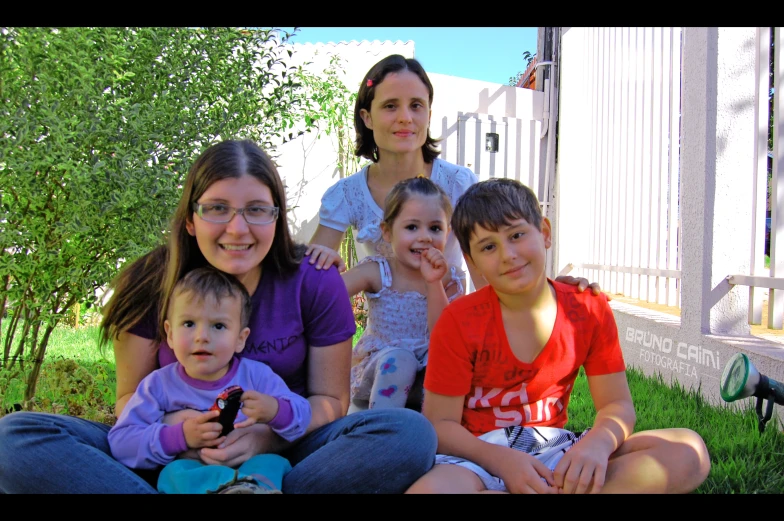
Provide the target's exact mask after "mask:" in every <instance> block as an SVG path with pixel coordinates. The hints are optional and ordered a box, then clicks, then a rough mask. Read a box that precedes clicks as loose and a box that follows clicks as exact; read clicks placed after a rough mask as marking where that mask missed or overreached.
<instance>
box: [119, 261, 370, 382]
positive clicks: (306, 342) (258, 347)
mask: <svg viewBox="0 0 784 521" xmlns="http://www.w3.org/2000/svg"><path fill="white" fill-rule="evenodd" d="M251 302H252V304H253V311H252V312H251V318H250V324H249V327H250V335H249V336H248V339H247V341H246V342H245V349H243V350H242V352H240V353H239V356H241V357H247V358H250V359H252V360H258V361H260V362H264V363H265V364H267V365H268V366H270V367H271V368H272V370H273V371H275V373H276V374H277V375H278V376H280V377H281V378H283V381H285V382H286V385H288V386H289V389H291V390H292V391H294V392H295V393H297V394H299V395H302V396H307V393H306V383H307V378H306V377H307V375H306V368H307V365H306V363H305V362H306V357H307V353H308V347H309V346H313V347H324V346H331V345H333V344H337V343H340V342H343V341H345V340H348V339H349V338H351V337H353V336H354V333H355V332H356V323H355V321H354V313H353V311H352V309H351V301H350V300H349V297H348V291H346V285H345V284H344V283H343V279H342V278H341V276H340V273H338V270H337V268H336V267H335V266H332V267H330V268H329V269H326V270H317V269H316V268H315V267H313V266H312V265H311V264H310V263H309V262H308V261H307V258H306V259H305V260H303V261H302V262H301V263H300V265H299V268H298V269H297V270H295V271H294V272H293V273H291V274H288V275H280V274H278V273H275V272H272V271H270V270H269V269H266V270H264V271H263V272H262V275H261V280H260V281H259V286H258V287H257V288H256V292H255V293H254V294H253V296H252V297H251ZM156 314H157V313H155V312H153V313H150V314H149V315H148V316H147V318H146V319H145V320H143V321H142V322H140V323H139V324H137V325H136V326H134V327H132V328H131V329H129V330H128V332H129V333H132V334H134V335H137V336H140V337H142V338H150V339H151V338H155V330H156V328H157V317H156ZM176 361H177V359H176V358H175V357H174V352H173V351H172V350H171V348H170V347H169V344H168V343H167V342H166V340H165V339H164V340H163V342H161V345H160V349H159V350H158V363H159V364H160V366H161V367H163V366H165V365H168V364H171V363H173V362H176Z"/></svg>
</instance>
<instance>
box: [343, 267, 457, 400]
mask: <svg viewBox="0 0 784 521" xmlns="http://www.w3.org/2000/svg"><path fill="white" fill-rule="evenodd" d="M363 262H377V263H378V266H379V270H380V271H381V289H380V290H379V291H378V293H369V292H365V296H366V297H367V303H368V318H367V327H366V328H365V331H364V332H363V333H362V336H361V337H360V339H359V340H358V341H357V344H356V345H355V346H354V351H353V356H352V361H351V365H352V368H351V396H352V397H354V396H355V395H356V394H357V391H358V390H359V386H360V384H361V383H362V379H363V375H364V373H365V368H366V367H367V366H368V365H371V366H374V365H375V364H372V363H371V362H373V361H375V360H374V359H375V356H376V355H377V354H378V353H379V352H381V351H382V350H384V349H386V348H389V347H397V348H401V349H406V350H408V351H411V352H412V353H413V354H414V356H415V357H416V359H417V360H419V370H422V369H424V368H425V366H426V365H427V350H428V344H429V343H430V331H429V330H428V327H427V297H425V296H424V295H423V294H421V293H419V292H417V291H406V292H402V293H401V292H399V291H395V290H393V289H392V288H391V286H392V270H391V269H390V267H389V262H388V261H387V259H386V257H382V256H379V255H374V256H369V257H366V258H365V259H364V261H363ZM451 269H452V280H453V281H454V282H455V283H456V284H457V285H458V286H457V291H455V292H454V293H453V294H452V296H450V297H449V299H448V300H449V302H452V301H453V300H455V299H456V298H457V297H459V296H461V295H463V293H465V291H464V287H463V286H462V283H461V282H460V279H458V278H455V276H456V270H455V268H454V267H452V268H451Z"/></svg>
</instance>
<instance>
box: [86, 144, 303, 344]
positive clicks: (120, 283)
mask: <svg viewBox="0 0 784 521" xmlns="http://www.w3.org/2000/svg"><path fill="white" fill-rule="evenodd" d="M245 175H249V176H252V177H254V178H256V179H258V180H259V181H260V182H261V183H262V184H264V185H265V186H266V187H268V188H269V189H270V192H271V194H272V199H273V204H274V205H275V206H277V207H278V208H279V209H280V211H279V214H278V220H277V222H276V223H275V237H274V239H273V241H272V247H271V248H270V251H269V253H267V256H266V257H265V258H264V260H263V261H262V263H261V265H262V269H263V270H265V271H270V272H276V273H281V274H282V273H290V272H292V271H294V270H295V269H296V268H297V266H298V265H299V263H300V261H301V260H302V257H303V256H304V253H305V250H306V249H307V247H306V246H305V245H303V244H298V243H296V242H294V240H293V238H292V237H291V233H290V232H289V226H288V215H287V212H286V192H285V188H284V187H283V182H282V181H281V179H280V175H279V174H278V169H277V167H276V166H275V164H274V163H273V162H272V159H270V157H269V156H268V155H267V154H266V153H265V152H264V151H263V150H262V149H261V148H260V147H259V146H258V145H256V144H255V143H254V142H252V141H249V140H242V141H236V140H226V141H222V142H220V143H217V144H215V145H212V146H211V147H209V148H208V149H207V150H205V151H204V152H203V153H202V154H201V155H200V156H199V157H198V159H196V161H195V162H194V163H193V165H192V166H191V168H190V171H189V172H188V176H187V177H186V179H185V184H184V186H183V190H182V195H181V197H180V202H179V204H178V205H177V210H176V211H175V213H174V216H173V218H172V220H171V225H170V228H169V229H170V230H171V233H170V234H169V244H168V245H167V246H161V247H159V248H156V249H155V250H153V251H152V252H150V253H148V254H146V255H145V256H144V257H141V258H140V259H138V260H136V261H135V262H133V263H131V264H130V265H129V266H128V267H127V268H125V269H124V270H123V271H122V272H121V273H120V274H119V275H118V277H117V278H116V279H115V281H114V282H113V283H112V289H113V290H114V293H113V294H112V297H111V300H110V301H109V302H108V303H107V305H106V306H105V307H104V313H103V321H102V323H101V344H102V345H103V344H105V343H107V342H108V341H110V340H113V339H115V338H117V336H118V335H119V334H120V333H122V332H123V331H127V330H128V329H130V328H131V327H133V326H135V325H136V324H138V323H139V322H140V321H141V320H142V319H143V318H144V317H146V316H147V315H148V314H149V313H150V312H151V311H152V309H153V308H156V309H157V312H158V328H157V338H156V340H157V341H158V342H160V341H161V340H162V339H163V338H164V335H163V321H164V320H165V313H164V312H163V311H164V310H166V309H167V307H168V302H169V299H170V296H171V292H172V289H173V288H174V285H175V284H176V283H177V281H178V280H180V278H181V277H183V276H184V275H185V274H186V273H188V272H189V271H190V270H192V269H194V268H198V267H200V266H206V265H207V264H208V262H207V260H206V259H205V258H204V255H203V254H202V253H201V250H200V249H199V246H198V244H197V243H196V238H195V237H192V236H191V235H190V234H189V233H188V231H187V229H186V227H185V223H186V222H189V221H191V222H192V221H193V203H194V202H195V201H197V200H198V199H199V198H200V197H201V196H202V194H204V192H205V191H206V190H207V189H208V188H209V187H210V186H211V185H212V184H213V183H215V182H216V181H220V180H221V179H227V178H239V177H242V176H245Z"/></svg>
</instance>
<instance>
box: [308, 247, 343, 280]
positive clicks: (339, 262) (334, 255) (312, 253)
mask: <svg viewBox="0 0 784 521" xmlns="http://www.w3.org/2000/svg"><path fill="white" fill-rule="evenodd" d="M305 255H306V256H308V257H310V259H308V262H309V263H310V264H314V265H315V266H316V269H317V270H320V269H327V268H329V267H330V266H332V265H333V264H334V265H335V266H337V267H338V271H339V272H340V273H343V272H344V271H346V263H345V261H344V260H343V258H342V257H341V256H340V255H339V254H338V252H336V251H335V250H333V249H332V248H328V247H326V246H323V245H321V244H309V245H308V249H307V250H305Z"/></svg>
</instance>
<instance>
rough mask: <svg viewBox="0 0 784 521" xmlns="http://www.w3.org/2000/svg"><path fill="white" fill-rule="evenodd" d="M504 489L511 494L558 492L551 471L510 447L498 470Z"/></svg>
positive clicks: (537, 461)
mask: <svg viewBox="0 0 784 521" xmlns="http://www.w3.org/2000/svg"><path fill="white" fill-rule="evenodd" d="M499 477H500V478H501V479H503V480H504V484H505V485H506V489H507V490H508V491H509V492H511V493H512V494H558V493H560V490H558V488H557V487H556V486H555V480H554V478H553V471H551V470H550V469H549V468H547V465H545V464H544V463H542V462H541V461H539V460H538V459H536V458H535V457H533V456H531V455H530V454H526V453H525V452H520V451H518V450H514V449H510V450H509V453H508V457H507V458H505V460H504V467H503V468H502V469H501V471H500V472H499Z"/></svg>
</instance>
